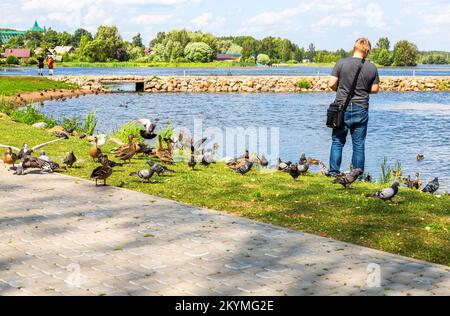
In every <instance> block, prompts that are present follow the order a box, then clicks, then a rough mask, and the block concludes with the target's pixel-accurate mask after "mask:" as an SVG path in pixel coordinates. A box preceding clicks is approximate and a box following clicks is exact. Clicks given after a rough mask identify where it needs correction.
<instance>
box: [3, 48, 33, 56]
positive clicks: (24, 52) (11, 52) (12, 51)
mask: <svg viewBox="0 0 450 316" xmlns="http://www.w3.org/2000/svg"><path fill="white" fill-rule="evenodd" d="M8 56H15V57H17V58H30V57H31V50H29V49H24V48H7V49H5V57H8Z"/></svg>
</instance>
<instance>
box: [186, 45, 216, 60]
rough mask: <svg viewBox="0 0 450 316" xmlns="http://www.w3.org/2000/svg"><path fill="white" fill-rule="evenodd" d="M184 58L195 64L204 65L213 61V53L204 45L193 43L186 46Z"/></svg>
mask: <svg viewBox="0 0 450 316" xmlns="http://www.w3.org/2000/svg"><path fill="white" fill-rule="evenodd" d="M184 56H185V57H186V59H187V60H189V61H192V62H195V63H200V62H201V63H206V62H209V61H212V60H213V56H214V51H213V50H212V48H211V47H210V46H209V45H208V44H206V43H203V42H194V43H189V44H187V45H186V48H185V49H184Z"/></svg>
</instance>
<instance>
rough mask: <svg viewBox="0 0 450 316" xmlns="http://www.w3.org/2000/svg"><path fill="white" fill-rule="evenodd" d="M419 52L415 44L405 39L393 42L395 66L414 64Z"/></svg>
mask: <svg viewBox="0 0 450 316" xmlns="http://www.w3.org/2000/svg"><path fill="white" fill-rule="evenodd" d="M419 57H420V54H419V51H418V49H417V46H416V45H415V44H413V43H410V42H408V41H406V40H403V41H399V42H398V43H397V44H395V47H394V53H393V57H392V59H393V63H394V65H395V66H416V65H417V61H418V60H419Z"/></svg>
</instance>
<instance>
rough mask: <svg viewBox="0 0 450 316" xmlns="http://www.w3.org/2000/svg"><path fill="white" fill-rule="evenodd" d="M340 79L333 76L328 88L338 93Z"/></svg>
mask: <svg viewBox="0 0 450 316" xmlns="http://www.w3.org/2000/svg"><path fill="white" fill-rule="evenodd" d="M338 83H339V78H338V77H335V76H331V77H330V80H329V81H328V87H330V88H331V90H333V91H336V90H337V88H338Z"/></svg>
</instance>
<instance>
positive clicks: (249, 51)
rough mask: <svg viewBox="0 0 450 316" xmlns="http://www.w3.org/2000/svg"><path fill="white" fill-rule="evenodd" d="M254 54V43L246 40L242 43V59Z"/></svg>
mask: <svg viewBox="0 0 450 316" xmlns="http://www.w3.org/2000/svg"><path fill="white" fill-rule="evenodd" d="M254 53H255V46H254V41H252V40H251V39H246V40H245V41H244V42H243V43H242V57H244V58H249V57H251V56H252V55H253V54H254Z"/></svg>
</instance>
